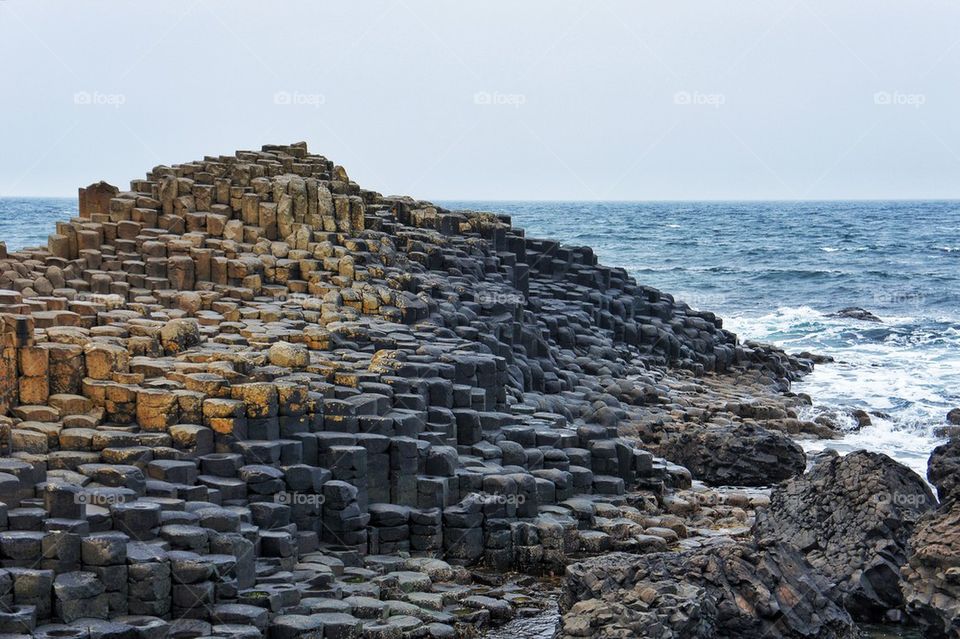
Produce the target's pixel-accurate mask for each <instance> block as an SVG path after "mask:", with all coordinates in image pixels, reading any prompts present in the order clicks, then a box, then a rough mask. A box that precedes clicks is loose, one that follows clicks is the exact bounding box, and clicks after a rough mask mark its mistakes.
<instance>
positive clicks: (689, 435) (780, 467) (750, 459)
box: [658, 424, 807, 486]
mask: <svg viewBox="0 0 960 639" xmlns="http://www.w3.org/2000/svg"><path fill="white" fill-rule="evenodd" d="M658 454H660V455H661V456H663V457H666V458H667V459H669V460H670V461H672V462H674V463H675V464H680V465H681V466H686V467H687V468H688V469H689V470H690V473H691V474H692V475H693V476H694V478H696V479H699V480H701V481H704V482H706V483H708V484H711V485H714V486H769V485H771V484H775V483H777V482H780V481H783V480H785V479H789V478H790V477H793V476H795V475H799V474H800V473H802V472H803V470H804V468H805V467H806V463H807V462H806V455H805V454H804V452H803V449H802V448H801V447H800V446H799V444H797V443H796V442H795V441H793V440H792V439H790V437H788V436H787V435H785V434H783V433H780V432H777V431H771V430H767V429H765V428H761V427H759V426H754V425H752V424H735V425H713V424H710V425H705V426H700V425H694V424H691V425H689V426H685V427H684V429H683V430H682V431H679V432H676V433H673V434H671V435H670V436H668V438H667V439H666V441H664V442H662V443H661V444H660V447H659V450H658Z"/></svg>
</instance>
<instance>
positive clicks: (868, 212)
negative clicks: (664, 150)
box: [0, 198, 960, 477]
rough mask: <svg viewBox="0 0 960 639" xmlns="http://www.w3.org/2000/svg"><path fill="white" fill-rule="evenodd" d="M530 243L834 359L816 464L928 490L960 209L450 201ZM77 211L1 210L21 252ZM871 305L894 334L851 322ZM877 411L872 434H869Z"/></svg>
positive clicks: (815, 393)
mask: <svg viewBox="0 0 960 639" xmlns="http://www.w3.org/2000/svg"><path fill="white" fill-rule="evenodd" d="M438 204H441V205H442V206H445V207H447V208H452V209H469V210H480V211H492V212H496V213H502V214H507V215H510V216H511V217H512V219H513V223H514V225H515V226H519V227H523V228H525V229H526V232H527V235H528V236H530V237H549V238H555V239H559V240H561V241H562V242H564V243H567V244H576V245H588V246H592V247H593V248H594V250H595V252H596V253H597V255H598V256H599V258H600V260H601V262H603V263H604V264H607V265H611V266H621V267H623V268H625V269H627V270H628V271H629V272H630V273H631V274H632V275H633V276H634V277H635V278H636V279H637V281H638V282H641V283H643V284H647V285H650V286H655V287H657V288H659V289H661V290H663V291H665V292H668V293H671V294H673V295H674V297H676V298H677V299H679V300H683V301H685V302H687V303H688V304H690V306H692V307H694V308H697V309H701V310H709V311H713V312H715V313H717V314H718V315H719V316H721V317H722V318H723V319H724V326H725V327H726V328H728V329H729V330H731V331H733V332H735V333H736V334H737V335H738V336H739V337H740V339H742V340H747V339H751V340H759V341H764V342H769V343H773V344H776V345H778V346H780V347H782V348H784V349H785V350H787V351H788V352H800V351H811V352H814V353H818V354H822V355H829V356H831V357H833V358H834V359H835V362H834V363H830V364H822V365H818V366H817V367H816V369H815V371H814V372H813V373H812V374H810V375H808V376H807V377H805V378H804V379H803V380H802V381H801V382H799V383H797V384H795V386H794V390H795V391H797V392H803V393H807V394H809V395H810V396H811V397H812V398H813V406H812V407H810V408H809V409H807V410H806V414H805V415H804V417H808V418H811V419H812V418H815V417H816V416H818V415H819V414H823V413H826V414H829V415H831V416H832V418H833V419H834V420H835V421H837V422H838V423H840V424H841V425H842V426H843V427H844V435H843V436H842V437H840V438H838V439H834V440H809V441H803V442H802V444H803V445H804V447H805V448H806V449H807V450H808V451H809V452H815V451H819V450H823V449H826V448H834V449H836V450H838V451H840V452H841V453H843V452H849V451H851V450H856V449H860V448H865V449H868V450H874V451H879V452H883V453H886V454H888V455H890V456H891V457H893V458H894V459H896V460H898V461H900V462H902V463H903V464H905V465H907V466H909V467H911V468H912V469H914V470H915V471H916V472H917V473H919V474H920V475H921V476H924V477H925V476H926V464H927V458H928V457H929V455H930V452H931V451H932V450H933V448H934V447H935V446H937V445H938V444H939V443H941V442H942V441H944V437H943V427H944V426H945V425H946V414H947V412H948V411H949V410H950V409H952V408H955V407H960V202H952V201H849V202H848V201H830V202H752V201H751V202H530V201H523V202H508V201H444V202H438ZM76 211H77V208H76V200H74V199H61V198H0V239H2V240H5V241H6V243H7V247H8V248H9V249H11V250H12V249H17V248H22V247H24V246H34V245H38V244H44V243H45V241H46V236H47V235H48V234H49V233H51V232H53V230H54V226H55V223H56V222H57V221H58V220H63V219H67V218H69V217H71V216H73V215H75V214H76ZM851 306H854V307H860V308H863V309H865V310H867V311H870V312H871V313H873V314H874V315H876V316H877V317H878V318H879V319H880V320H881V321H879V322H871V321H864V320H857V319H850V318H846V317H837V316H835V315H834V314H835V313H836V311H838V310H840V309H842V308H846V307H851ZM855 409H863V410H865V411H867V413H868V414H869V415H870V417H871V424H870V425H868V426H864V427H861V428H859V429H858V428H857V427H856V422H855V420H854V419H853V418H852V417H851V416H850V413H851V412H852V411H853V410H855Z"/></svg>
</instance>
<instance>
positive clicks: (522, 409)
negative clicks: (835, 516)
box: [0, 143, 936, 639]
mask: <svg viewBox="0 0 960 639" xmlns="http://www.w3.org/2000/svg"><path fill="white" fill-rule="evenodd" d="M0 289H2V290H0V313H2V315H0V317H2V321H0V329H2V356H0V444H2V451H0V452H2V455H0V634H2V635H3V636H4V637H8V636H34V637H59V638H65V637H66V638H70V637H77V638H87V637H89V638H93V637H110V638H121V637H122V638H125V639H133V638H150V639H153V638H160V637H177V638H189V637H244V638H247V637H248V638H250V639H254V638H258V637H269V638H270V639H293V638H297V637H316V638H319V637H331V638H346V637H355V638H371V639H381V638H382V639H387V638H391V639H392V638H399V637H454V636H478V635H480V634H481V633H482V632H483V631H484V629H485V628H487V627H490V626H496V625H501V624H504V623H506V622H508V621H510V620H511V619H514V618H522V617H524V616H530V615H539V614H543V611H544V610H550V609H551V608H550V604H551V602H550V599H551V598H557V597H559V599H560V605H561V613H562V614H563V619H562V622H561V624H560V625H561V630H559V632H560V633H561V634H563V635H564V636H571V637H572V636H577V637H586V636H609V637H627V636H644V635H643V634H642V633H646V632H649V633H652V634H649V636H660V637H667V636H677V637H681V636H684V637H685V636H704V637H707V636H714V635H713V634H710V633H716V632H720V633H723V632H736V633H740V636H758V637H759V636H763V637H779V636H789V637H794V636H797V637H799V636H803V637H811V636H836V637H845V636H854V634H853V633H854V632H855V631H854V630H853V622H852V619H851V617H850V615H849V614H848V612H847V611H846V610H844V608H843V607H842V602H841V601H839V600H838V598H837V597H833V598H831V596H832V589H831V585H830V584H829V583H827V581H826V580H825V579H824V578H823V577H822V576H820V575H819V574H817V573H815V572H814V568H813V567H812V566H811V564H810V563H808V562H807V561H806V559H805V557H804V554H803V552H808V551H809V549H807V548H803V549H799V550H798V549H797V548H795V547H794V546H791V545H789V543H788V541H786V540H770V539H755V538H754V537H755V536H754V535H753V533H752V526H753V524H754V520H755V513H756V511H757V509H758V508H761V509H762V508H764V507H766V506H767V505H768V504H769V501H770V499H769V491H764V490H748V489H743V488H740V489H731V488H725V487H724V486H768V485H770V484H772V483H775V482H777V481H781V480H789V479H790V478H792V477H795V476H797V475H802V474H803V471H804V468H805V456H804V454H803V451H802V449H800V447H799V446H797V444H796V443H794V442H793V440H792V439H791V436H796V435H799V434H803V435H805V436H811V437H814V436H822V435H830V434H831V433H830V432H825V431H829V429H826V428H825V427H824V426H822V425H820V424H815V423H812V422H806V421H804V420H802V419H800V418H798V408H800V407H801V406H803V405H804V404H805V403H808V402H809V399H808V398H805V397H803V396H798V395H795V394H792V393H790V392H789V388H790V383H791V381H793V380H795V379H798V378H799V377H800V376H801V375H803V374H805V373H806V372H809V371H810V370H812V366H813V364H812V362H810V361H809V360H808V359H801V358H797V357H793V356H789V355H787V354H785V353H783V352H781V351H779V350H777V349H775V348H772V347H769V346H764V345H759V344H751V343H740V342H738V340H737V338H736V336H735V335H733V334H732V333H730V332H728V331H726V330H724V329H723V328H722V322H721V320H720V319H719V318H717V317H715V316H714V315H713V314H712V313H709V312H701V311H696V310H693V309H691V308H690V307H689V306H687V305H686V304H684V303H682V302H679V301H676V300H674V299H673V298H672V297H671V296H670V295H668V294H666V293H662V292H660V291H658V290H656V289H654V288H651V287H648V286H643V285H642V284H638V283H637V282H635V281H634V280H633V278H631V277H630V276H628V274H627V273H626V271H624V270H623V269H619V268H610V267H606V266H602V265H600V264H599V263H598V261H597V258H596V256H595V255H594V253H593V251H592V250H591V249H590V248H588V247H581V246H564V245H561V244H560V243H559V242H556V241H553V240H545V239H534V238H529V237H527V236H526V235H525V234H524V232H523V230H521V229H517V228H514V227H512V226H511V222H510V219H509V217H507V216H503V215H494V214H490V213H476V212H466V211H449V210H446V209H444V208H442V207H439V206H435V205H433V204H430V203H428V202H423V201H418V200H415V199H413V198H410V197H385V196H382V195H380V194H379V193H376V192H373V191H368V190H364V189H361V188H360V187H359V186H358V185H357V184H355V183H354V182H352V181H350V179H349V178H348V176H347V173H346V171H345V170H344V169H343V168H342V167H340V166H337V165H335V164H334V163H333V162H331V161H329V160H327V159H326V158H324V157H322V156H318V155H314V154H310V153H308V151H307V147H306V145H305V144H304V143H297V144H291V145H268V146H264V147H263V148H262V150H260V151H238V152H237V153H236V154H235V155H231V156H208V157H205V158H204V159H202V160H200V161H196V162H190V163H186V164H178V165H174V166H158V167H155V168H153V169H152V170H151V171H149V172H148V173H147V175H146V178H145V179H137V180H133V181H132V182H131V184H130V190H128V191H122V190H120V189H119V188H117V187H115V186H112V185H110V184H107V183H104V182H100V183H97V184H93V185H91V186H89V187H86V188H82V189H80V192H79V215H78V217H76V218H74V219H71V220H68V221H62V222H59V223H58V224H57V227H56V233H54V234H53V235H51V236H50V238H49V241H48V244H47V246H45V247H39V248H26V249H22V250H15V251H14V250H11V251H9V252H8V251H7V249H6V247H5V246H4V245H2V244H0ZM778 503H780V502H778ZM766 521H767V523H768V524H770V521H771V520H770V519H769V518H768V519H767V520H766ZM775 528H776V527H775V526H771V527H770V529H775ZM908 532H909V531H905V530H901V531H900V532H899V534H900V537H901V538H904V539H905V538H906V536H907V533H908ZM791 534H792V535H793V536H797V534H798V533H797V532H796V531H791ZM850 543H855V542H853V541H851V542H850ZM801 551H803V552H801ZM903 552H906V551H903ZM613 553H616V554H613ZM853 556H858V555H855V554H854V553H852V551H851V557H853ZM549 574H554V575H562V574H566V583H565V586H564V592H563V593H562V596H560V594H559V593H558V592H557V591H552V590H550V589H549V587H548V586H547V585H545V584H548V583H549V582H548V581H546V580H545V581H540V580H534V579H532V578H531V576H540V575H549ZM851 588H853V586H851ZM918 588H919V586H918V585H917V583H916V582H914V594H913V595H912V596H911V597H910V600H911V601H918V599H919V595H916V594H915V591H916V590H917V589H918ZM894 599H897V598H894ZM928 600H929V598H928V599H927V600H924V601H925V602H927V601H928ZM878 605H879V604H878ZM925 605H927V612H926V613H925V614H932V613H930V612H929V608H930V606H931V605H933V606H935V605H936V602H935V601H934V602H933V604H926V603H925Z"/></svg>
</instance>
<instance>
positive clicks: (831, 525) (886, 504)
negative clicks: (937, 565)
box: [754, 451, 936, 621]
mask: <svg viewBox="0 0 960 639" xmlns="http://www.w3.org/2000/svg"><path fill="white" fill-rule="evenodd" d="M935 505H936V499H935V498H934V496H933V493H931V492H930V488H929V487H928V486H927V484H926V483H925V482H924V481H923V479H921V478H920V477H919V476H917V474H916V473H914V472H913V471H912V470H910V469H909V468H907V467H905V466H903V465H901V464H899V463H897V462H895V461H893V460H892V459H891V458H889V457H888V456H886V455H883V454H880V453H872V452H867V451H856V452H853V453H850V454H848V455H845V456H843V457H841V456H839V455H838V454H837V453H836V452H835V451H828V452H827V453H821V454H820V455H818V456H817V457H816V459H815V463H814V466H813V468H812V469H811V470H810V471H809V472H808V473H806V474H805V475H803V476H802V477H797V478H795V479H793V480H791V481H788V482H786V483H784V484H782V485H781V486H779V487H777V488H776V489H775V490H774V492H773V495H772V496H771V498H770V506H769V508H766V509H761V510H759V511H758V513H757V521H756V525H755V529H754V532H755V534H756V535H757V537H758V538H772V539H777V540H780V541H782V542H785V543H790V544H793V545H795V546H796V547H797V548H799V549H800V550H801V551H802V552H803V554H804V555H805V556H806V558H807V560H808V561H809V562H810V564H811V565H813V567H814V568H815V569H816V570H818V571H819V572H820V573H822V574H823V575H825V576H826V577H827V578H828V579H830V580H831V582H833V586H832V588H831V590H830V595H831V597H833V598H834V599H835V600H836V601H838V602H842V604H843V606H844V607H845V608H846V609H847V610H848V611H849V612H850V613H851V614H852V615H853V616H854V617H855V618H857V619H863V620H875V621H877V620H883V619H884V618H885V616H886V615H887V614H888V612H889V611H894V612H891V613H890V614H891V615H892V616H893V617H895V616H896V612H895V611H897V610H900V609H902V608H903V605H904V600H903V596H902V595H901V593H900V587H899V580H900V567H901V566H902V565H903V564H904V563H905V562H906V557H907V549H906V548H907V541H908V539H909V538H910V535H911V533H912V532H913V529H914V526H915V524H916V522H917V521H918V520H919V519H920V517H921V516H923V515H924V514H925V513H927V512H930V511H931V510H932V509H933V508H934V507H935Z"/></svg>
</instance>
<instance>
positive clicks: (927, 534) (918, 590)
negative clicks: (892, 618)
mask: <svg viewBox="0 0 960 639" xmlns="http://www.w3.org/2000/svg"><path fill="white" fill-rule="evenodd" d="M902 575H903V584H902V590H903V596H904V599H905V600H906V604H907V611H908V612H909V613H910V615H911V616H912V617H913V618H914V619H915V620H916V621H917V622H919V623H921V624H923V625H924V626H925V629H926V630H925V632H926V636H929V637H952V638H956V637H960V500H957V499H955V498H954V499H953V500H952V501H951V502H950V503H948V504H944V507H943V508H941V509H940V510H939V511H937V512H936V513H932V514H929V515H927V516H926V517H924V518H923V519H921V520H920V522H919V523H918V524H917V526H916V530H915V531H914V533H913V536H912V537H911V538H910V546H909V560H908V563H907V565H906V566H904V567H903V570H902Z"/></svg>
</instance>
